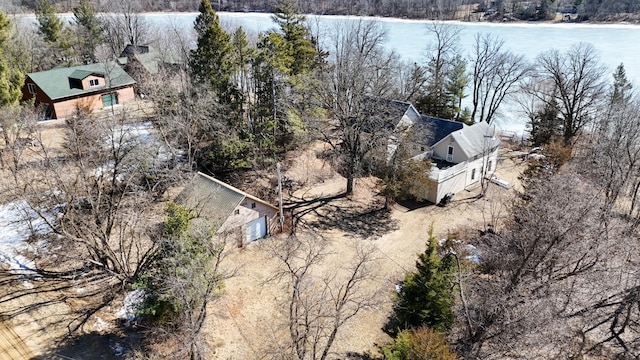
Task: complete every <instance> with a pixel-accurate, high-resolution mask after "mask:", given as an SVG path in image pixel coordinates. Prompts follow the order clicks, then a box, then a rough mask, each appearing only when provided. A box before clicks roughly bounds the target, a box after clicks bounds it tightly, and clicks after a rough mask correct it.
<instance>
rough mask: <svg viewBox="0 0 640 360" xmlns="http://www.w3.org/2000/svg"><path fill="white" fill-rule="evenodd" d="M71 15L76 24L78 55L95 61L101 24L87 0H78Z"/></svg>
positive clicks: (100, 36)
mask: <svg viewBox="0 0 640 360" xmlns="http://www.w3.org/2000/svg"><path fill="white" fill-rule="evenodd" d="M73 16H74V18H75V23H76V24H77V25H78V42H79V43H80V45H81V49H80V55H81V57H82V59H83V60H85V61H89V62H95V61H96V57H95V49H96V47H97V46H98V44H100V42H102V24H100V20H99V19H98V17H97V16H96V12H95V10H94V9H93V7H92V6H91V4H90V3H89V0H80V3H79V4H78V6H77V7H75V8H73Z"/></svg>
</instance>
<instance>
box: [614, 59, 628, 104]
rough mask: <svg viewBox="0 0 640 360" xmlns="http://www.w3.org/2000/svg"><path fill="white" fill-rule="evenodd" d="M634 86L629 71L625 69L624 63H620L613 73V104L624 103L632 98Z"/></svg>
mask: <svg viewBox="0 0 640 360" xmlns="http://www.w3.org/2000/svg"><path fill="white" fill-rule="evenodd" d="M632 88H633V86H632V85H631V83H630V82H629V80H628V79H627V72H626V71H625V70H624V64H620V65H618V67H617V68H616V72H615V73H613V91H612V93H611V103H612V104H624V103H627V102H629V100H631V95H632V94H631V89H632Z"/></svg>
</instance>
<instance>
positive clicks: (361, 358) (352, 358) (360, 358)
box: [345, 351, 382, 360]
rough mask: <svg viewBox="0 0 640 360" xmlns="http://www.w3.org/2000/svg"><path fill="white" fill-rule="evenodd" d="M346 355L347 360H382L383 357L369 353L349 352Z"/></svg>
mask: <svg viewBox="0 0 640 360" xmlns="http://www.w3.org/2000/svg"><path fill="white" fill-rule="evenodd" d="M345 355H346V357H345V359H347V360H381V359H382V357H380V356H375V355H372V354H371V353H369V352H368V351H367V352H364V353H357V352H353V351H349V352H347V353H346V354H345Z"/></svg>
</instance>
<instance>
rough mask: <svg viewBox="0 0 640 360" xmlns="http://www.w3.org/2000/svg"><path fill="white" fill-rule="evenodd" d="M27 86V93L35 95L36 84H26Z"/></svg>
mask: <svg viewBox="0 0 640 360" xmlns="http://www.w3.org/2000/svg"><path fill="white" fill-rule="evenodd" d="M27 87H28V88H29V94H31V95H35V94H36V86H35V85H34V84H31V83H29V84H27Z"/></svg>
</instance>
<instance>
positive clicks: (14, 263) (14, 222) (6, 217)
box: [0, 200, 51, 270]
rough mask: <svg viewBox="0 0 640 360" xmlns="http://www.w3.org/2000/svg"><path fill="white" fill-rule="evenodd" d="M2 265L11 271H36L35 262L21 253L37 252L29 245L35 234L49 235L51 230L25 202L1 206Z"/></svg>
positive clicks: (0, 256) (0, 260)
mask: <svg viewBox="0 0 640 360" xmlns="http://www.w3.org/2000/svg"><path fill="white" fill-rule="evenodd" d="M0 229H2V234H1V235H0V263H2V264H6V265H8V266H9V268H10V269H11V270H35V264H34V263H33V261H31V260H29V259H27V258H26V257H24V256H23V255H21V253H23V252H26V251H35V250H36V249H35V248H34V247H33V246H31V245H29V244H28V243H27V240H28V239H29V237H31V236H32V235H34V234H47V233H49V232H51V228H50V227H49V225H48V224H47V222H46V221H44V220H43V219H42V218H41V217H39V216H38V214H36V212H35V211H33V209H31V207H30V206H29V204H27V202H26V201H24V200H17V201H13V202H10V203H6V204H2V205H0Z"/></svg>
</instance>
